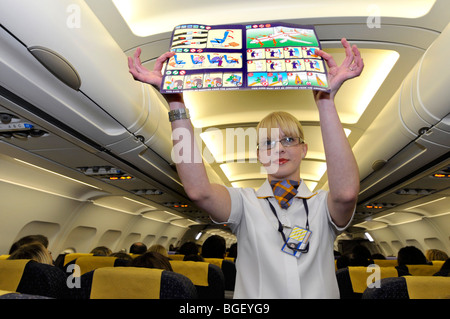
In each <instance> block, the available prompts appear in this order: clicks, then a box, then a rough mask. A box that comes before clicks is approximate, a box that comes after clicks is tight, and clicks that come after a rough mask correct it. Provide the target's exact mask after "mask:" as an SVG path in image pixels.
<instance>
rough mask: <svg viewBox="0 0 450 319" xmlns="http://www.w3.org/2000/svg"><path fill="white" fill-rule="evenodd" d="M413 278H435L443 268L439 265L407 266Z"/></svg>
mask: <svg viewBox="0 0 450 319" xmlns="http://www.w3.org/2000/svg"><path fill="white" fill-rule="evenodd" d="M406 266H407V267H408V270H409V273H410V274H411V275H413V276H433V275H434V274H435V273H437V272H438V271H439V270H440V269H441V266H439V265H406Z"/></svg>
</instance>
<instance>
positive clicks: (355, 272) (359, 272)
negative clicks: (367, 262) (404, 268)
mask: <svg viewBox="0 0 450 319" xmlns="http://www.w3.org/2000/svg"><path fill="white" fill-rule="evenodd" d="M368 268H369V267H357V266H355V267H348V271H349V275H350V280H351V282H352V287H353V291H354V292H355V293H363V292H364V290H366V288H367V287H368V284H370V283H372V278H375V277H376V276H375V275H374V273H373V271H372V270H370V269H368ZM378 269H379V270H380V277H379V278H375V279H377V280H379V279H383V278H388V277H398V272H397V269H396V268H395V267H378ZM368 270H369V271H368ZM369 276H371V277H370V278H369Z"/></svg>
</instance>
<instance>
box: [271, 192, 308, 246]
mask: <svg viewBox="0 0 450 319" xmlns="http://www.w3.org/2000/svg"><path fill="white" fill-rule="evenodd" d="M266 200H267V202H268V203H269V205H270V209H271V210H272V213H273V214H274V215H275V217H276V219H277V221H278V231H279V232H280V233H281V236H282V237H283V241H284V243H285V244H286V246H287V247H289V249H291V250H293V251H294V252H301V253H307V252H308V250H309V242H308V243H307V245H306V248H304V249H298V248H297V247H296V246H295V245H292V244H291V243H288V241H287V240H286V235H285V234H284V232H283V224H281V222H280V219H279V218H278V215H277V212H276V211H275V207H273V205H272V203H271V202H270V201H269V198H266ZM302 200H303V206H304V207H305V210H306V227H305V228H306V230H309V220H308V214H309V209H308V203H307V202H306V198H302Z"/></svg>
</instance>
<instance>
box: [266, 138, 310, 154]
mask: <svg viewBox="0 0 450 319" xmlns="http://www.w3.org/2000/svg"><path fill="white" fill-rule="evenodd" d="M289 138H293V139H298V143H296V144H293V145H286V144H284V143H286V140H287V139H289ZM267 141H269V140H267ZM267 141H266V143H267ZM278 142H279V143H280V144H281V145H283V147H291V146H296V145H300V144H303V143H305V141H304V140H303V139H302V138H301V137H300V136H286V137H283V138H281V139H279V140H274V141H270V147H267V148H264V147H261V146H260V144H258V145H257V148H258V150H261V151H270V150H272V149H273V148H275V146H276V145H277V143H278Z"/></svg>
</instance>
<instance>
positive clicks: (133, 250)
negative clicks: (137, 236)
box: [130, 242, 147, 255]
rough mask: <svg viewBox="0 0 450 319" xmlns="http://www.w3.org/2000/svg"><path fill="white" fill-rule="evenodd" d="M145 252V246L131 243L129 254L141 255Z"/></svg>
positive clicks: (139, 243)
mask: <svg viewBox="0 0 450 319" xmlns="http://www.w3.org/2000/svg"><path fill="white" fill-rule="evenodd" d="M146 251H147V245H145V244H144V243H141V242H136V243H133V244H132V245H131V246H130V254H136V255H141V254H143V253H145V252H146Z"/></svg>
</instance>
